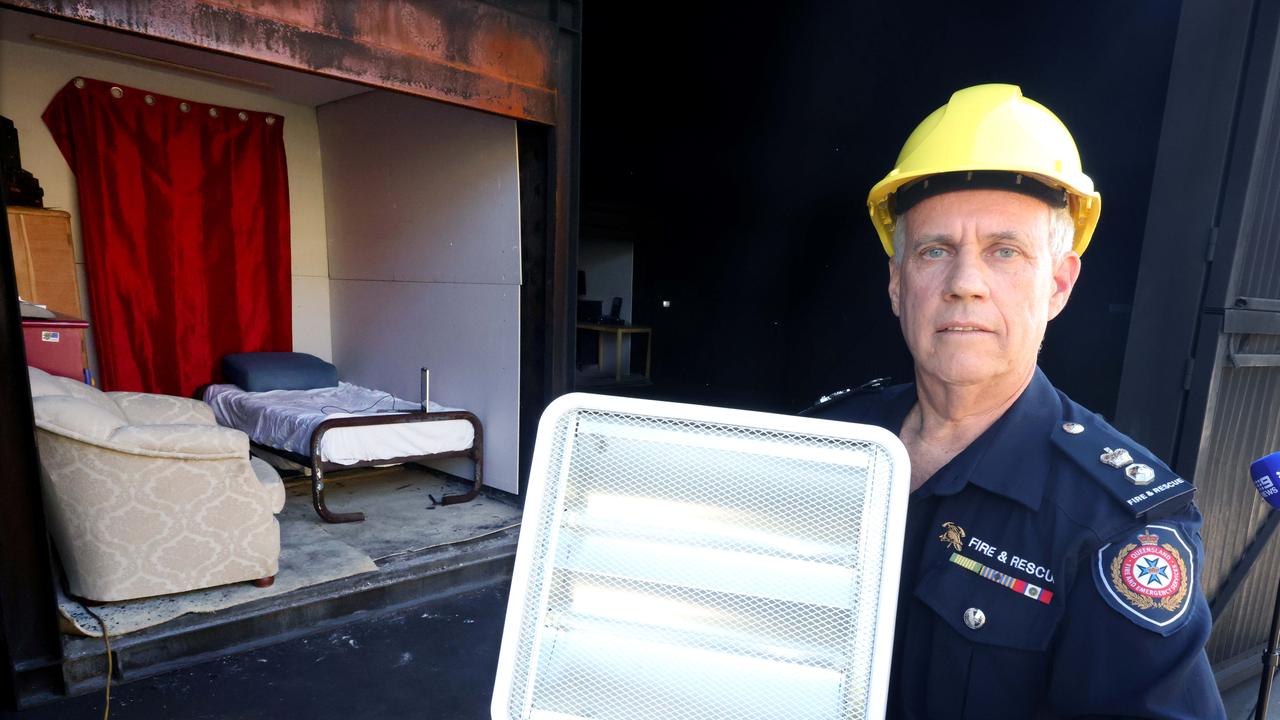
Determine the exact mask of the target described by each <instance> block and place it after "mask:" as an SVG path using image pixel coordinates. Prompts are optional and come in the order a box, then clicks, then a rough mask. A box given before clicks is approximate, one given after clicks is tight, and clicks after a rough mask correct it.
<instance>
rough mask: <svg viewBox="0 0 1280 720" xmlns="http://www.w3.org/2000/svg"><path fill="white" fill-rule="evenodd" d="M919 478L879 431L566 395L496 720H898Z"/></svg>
mask: <svg viewBox="0 0 1280 720" xmlns="http://www.w3.org/2000/svg"><path fill="white" fill-rule="evenodd" d="M909 479H910V473H909V471H908V462H907V455H906V451H905V449H904V448H903V446H902V444H901V443H900V442H899V441H898V439H897V438H896V437H894V436H893V435H892V434H891V433H889V432H888V431H886V430H884V429H882V428H878V427H872V426H869V425H855V424H851V423H839V422H832V421H828V420H816V419H813V418H802V417H793V416H785V415H771V414H766V413H757V412H747V411H742V410H729V409H724V408H712V407H701V406H696V405H682V404H676V403H665V402H654V401H649V400H635V399H630V398H619V397H608V396H601V395H586V394H572V395H566V396H564V397H561V398H560V399H558V400H556V401H555V402H553V403H552V404H551V406H550V407H548V408H547V410H546V412H545V413H544V414H543V416H542V421H541V423H540V424H539V426H538V437H537V445H536V447H535V449H534V457H533V466H532V470H531V473H530V480H529V490H528V495H527V497H526V498H525V510H524V524H523V527H522V529H521V534H520V545H519V549H518V550H517V552H516V564H515V572H514V577H513V579H512V586H511V597H510V601H509V604H508V606H507V618H506V627H505V630H504V634H503V637H502V651H501V655H500V657H499V661H498V674H497V680H496V683H495V686H494V694H493V705H492V716H493V718H494V719H495V720H514V719H516V718H520V719H522V720H540V719H544V718H545V719H547V720H570V719H574V720H577V719H590V720H721V719H723V720H836V719H837V718H839V719H842V720H843V719H846V718H881V717H883V715H884V708H885V700H886V697H887V694H888V685H889V661H890V656H891V654H892V652H893V624H894V615H895V610H896V602H897V596H898V573H899V567H900V563H901V553H902V535H903V524H904V521H905V518H906V506H907V493H908V486H909V484H910V482H909Z"/></svg>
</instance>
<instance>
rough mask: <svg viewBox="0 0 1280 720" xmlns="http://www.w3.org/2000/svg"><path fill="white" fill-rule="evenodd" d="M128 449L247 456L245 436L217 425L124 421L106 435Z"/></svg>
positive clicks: (247, 439) (109, 439)
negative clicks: (154, 423)
mask: <svg viewBox="0 0 1280 720" xmlns="http://www.w3.org/2000/svg"><path fill="white" fill-rule="evenodd" d="M106 439H107V441H108V442H110V443H113V444H115V445H117V446H119V447H121V448H127V449H129V450H140V451H148V450H150V451H153V452H162V453H182V454H184V455H188V456H191V455H209V456H211V457H242V458H248V456H249V436H248V435H245V434H244V433H242V432H240V431H239V430H233V429H231V428H224V427H219V426H217V425H190V424H187V425H176V424H175V425H125V426H123V427H120V428H117V429H116V430H115V431H114V432H112V433H111V435H110V437H108V438H106Z"/></svg>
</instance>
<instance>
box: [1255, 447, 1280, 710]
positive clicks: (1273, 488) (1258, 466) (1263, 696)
mask: <svg viewBox="0 0 1280 720" xmlns="http://www.w3.org/2000/svg"><path fill="white" fill-rule="evenodd" d="M1249 475H1250V477H1252V478H1253V486H1254V487H1255V488H1257V489H1258V494H1259V495H1261V496H1262V499H1263V500H1266V501H1267V504H1268V505H1270V506H1271V507H1272V508H1274V509H1280V452H1273V453H1271V454H1270V455H1265V456H1263V457H1260V458H1258V459H1257V460H1254V461H1253V463H1251V464H1250V465H1249ZM1277 646H1280V588H1277V589H1276V604H1275V609H1274V610H1273V611H1272V614H1271V635H1270V640H1269V642H1268V643H1267V650H1266V652H1264V653H1263V654H1262V680H1261V681H1260V682H1259V683H1258V704H1257V705H1256V706H1255V708H1254V720H1265V718H1266V717H1267V705H1269V704H1270V703H1271V683H1272V679H1273V678H1274V677H1275V672H1276V666H1277V665H1280V654H1277Z"/></svg>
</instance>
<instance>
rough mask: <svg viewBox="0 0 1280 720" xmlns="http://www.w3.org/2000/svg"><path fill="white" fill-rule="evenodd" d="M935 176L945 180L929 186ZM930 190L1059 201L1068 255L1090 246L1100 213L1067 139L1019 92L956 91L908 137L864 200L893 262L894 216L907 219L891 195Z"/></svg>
mask: <svg viewBox="0 0 1280 720" xmlns="http://www.w3.org/2000/svg"><path fill="white" fill-rule="evenodd" d="M992 171H995V172H992ZM938 175H946V176H947V177H946V178H936V179H929V178H933V176H938ZM996 178H1000V179H999V180H996ZM916 181H920V182H916ZM930 183H933V184H934V189H932V190H931V191H927V192H928V193H929V194H937V193H938V192H945V191H947V190H959V189H964V188H966V187H970V188H992V187H1000V188H1002V189H1008V190H1014V191H1017V192H1025V193H1027V194H1031V195H1035V196H1037V197H1042V199H1045V200H1046V201H1047V202H1050V203H1051V204H1053V198H1054V196H1055V195H1056V196H1057V197H1058V198H1059V200H1060V202H1062V203H1065V204H1066V205H1067V206H1068V207H1069V208H1070V212H1071V215H1072V217H1073V218H1075V223H1076V235H1075V242H1074V243H1072V249H1073V250H1075V251H1076V252H1077V253H1083V252H1084V249H1085V248H1086V247H1088V246H1089V239H1090V238H1092V237H1093V230H1094V228H1096V227H1097V226H1098V216H1099V215H1100V214H1101V213H1102V196H1101V195H1099V194H1098V193H1097V192H1096V191H1094V189H1093V181H1092V180H1090V179H1089V176H1088V175H1085V174H1084V171H1083V170H1082V169H1081V167H1080V153H1079V151H1078V150H1076V144H1075V141H1073V140H1072V139H1071V133H1069V132H1067V128H1066V126H1065V125H1063V124H1062V121H1061V120H1059V119H1058V117H1057V116H1056V115H1054V114H1053V113H1052V112H1050V111H1049V109H1048V108H1046V107H1045V106H1043V105H1041V104H1040V103H1038V102H1036V101H1034V100H1029V99H1027V98H1025V97H1023V96H1022V89H1021V88H1019V87H1018V86H1017V85H975V86H973V87H970V88H965V89H963V90H958V91H956V93H955V94H954V95H952V96H951V100H950V102H948V103H947V104H946V105H943V106H942V107H940V108H938V109H937V110H935V111H933V113H931V114H930V115H929V117H927V118H925V119H924V122H922V123H920V124H919V125H918V126H917V127H916V129H915V130H914V131H913V132H912V133H911V136H910V137H908V138H907V142H906V144H905V145H903V146H902V152H900V153H899V154H898V160H897V162H895V163H894V168H893V170H890V171H889V174H888V175H886V176H885V178H884V179H883V180H881V181H880V182H878V183H876V185H875V187H873V188H871V194H870V195H868V196H867V209H868V210H870V212H871V222H872V224H874V225H875V226H876V232H877V233H879V234H880V242H881V243H882V244H883V245H884V251H885V252H886V253H888V254H889V255H890V256H892V255H893V221H894V217H895V215H897V214H901V213H903V212H905V208H900V207H895V202H894V200H895V197H894V196H895V195H897V194H898V193H899V191H904V192H911V191H913V190H919V189H921V188H927V187H928V186H929V185H930ZM1006 186H1007V187H1006ZM1033 188H1034V189H1033ZM895 210H896V212H895Z"/></svg>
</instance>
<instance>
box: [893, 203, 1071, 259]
mask: <svg viewBox="0 0 1280 720" xmlns="http://www.w3.org/2000/svg"><path fill="white" fill-rule="evenodd" d="M1050 212H1051V213H1052V214H1051V215H1050V216H1049V253H1050V255H1051V256H1052V258H1053V259H1054V260H1057V259H1058V258H1061V257H1062V256H1063V255H1066V254H1067V253H1068V252H1069V251H1070V250H1071V247H1072V245H1074V244H1075V238H1076V222H1075V218H1073V217H1072V216H1071V210H1070V209H1069V208H1065V207H1062V208H1053V209H1052V210H1051V211H1050ZM906 244H907V223H906V222H905V216H903V215H896V216H894V218H893V261H894V262H895V263H900V262H902V248H903V247H904V246H905V245H906Z"/></svg>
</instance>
